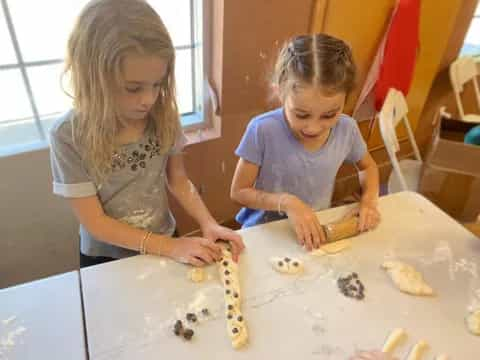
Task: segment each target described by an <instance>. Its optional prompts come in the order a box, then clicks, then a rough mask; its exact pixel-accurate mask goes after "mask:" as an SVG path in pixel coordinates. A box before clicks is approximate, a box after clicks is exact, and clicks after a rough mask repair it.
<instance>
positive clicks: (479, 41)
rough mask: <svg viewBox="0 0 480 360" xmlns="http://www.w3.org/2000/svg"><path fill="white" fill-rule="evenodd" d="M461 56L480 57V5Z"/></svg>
mask: <svg viewBox="0 0 480 360" xmlns="http://www.w3.org/2000/svg"><path fill="white" fill-rule="evenodd" d="M460 55H471V56H479V55H480V5H478V6H477V9H476V10H475V14H474V15H473V19H472V22H471V23H470V28H469V29H468V32H467V36H466V37H465V41H464V42H463V47H462V50H461V51H460Z"/></svg>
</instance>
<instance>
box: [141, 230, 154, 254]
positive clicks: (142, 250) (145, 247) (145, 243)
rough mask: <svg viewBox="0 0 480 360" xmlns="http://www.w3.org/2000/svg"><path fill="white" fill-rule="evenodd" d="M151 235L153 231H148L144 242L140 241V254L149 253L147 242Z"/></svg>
mask: <svg viewBox="0 0 480 360" xmlns="http://www.w3.org/2000/svg"><path fill="white" fill-rule="evenodd" d="M150 236H152V232H151V231H147V233H146V234H145V235H144V237H143V239H142V242H141V243H140V254H142V255H145V254H146V253H147V243H148V239H150Z"/></svg>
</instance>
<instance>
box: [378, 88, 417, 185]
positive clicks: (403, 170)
mask: <svg viewBox="0 0 480 360" xmlns="http://www.w3.org/2000/svg"><path fill="white" fill-rule="evenodd" d="M407 113H408V106H407V102H406V100H405V97H404V96H403V94H402V93H401V92H400V91H398V90H396V89H393V88H391V89H390V90H389V91H388V94H387V97H386V98H385V102H384V104H383V107H382V109H381V111H380V113H379V115H378V118H379V126H380V133H381V135H382V138H383V142H384V144H385V148H386V150H387V153H388V156H389V157H390V161H391V163H392V167H393V171H392V173H391V174H390V177H389V179H388V193H390V194H391V193H394V192H399V191H406V190H410V191H417V190H418V183H419V179H420V173H421V169H422V158H421V157H420V151H418V147H417V143H416V142H415V138H414V136H413V132H412V129H411V128H410V123H409V122H408V117H407ZM400 123H403V124H404V125H405V128H406V129H407V134H408V139H409V141H410V144H411V146H412V148H413V152H414V155H415V160H412V159H403V160H400V161H398V159H397V155H396V154H397V152H398V151H399V150H400V145H399V143H398V138H397V133H396V130H395V129H396V127H397V126H398V125H399V124H400Z"/></svg>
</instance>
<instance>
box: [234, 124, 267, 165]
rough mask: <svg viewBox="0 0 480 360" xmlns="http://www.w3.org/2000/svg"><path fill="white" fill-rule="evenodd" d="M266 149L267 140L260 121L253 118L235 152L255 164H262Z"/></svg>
mask: <svg viewBox="0 0 480 360" xmlns="http://www.w3.org/2000/svg"><path fill="white" fill-rule="evenodd" d="M264 150H265V142H264V140H263V134H262V132H261V127H260V126H259V123H258V122H256V121H255V120H252V121H251V122H250V123H249V124H248V126H247V130H246V131H245V134H244V135H243V137H242V140H241V141H240V144H239V145H238V147H237V149H236V150H235V154H236V155H237V156H239V157H241V158H242V159H245V160H247V161H249V162H251V163H254V164H255V165H258V166H261V165H262V163H263V155H264Z"/></svg>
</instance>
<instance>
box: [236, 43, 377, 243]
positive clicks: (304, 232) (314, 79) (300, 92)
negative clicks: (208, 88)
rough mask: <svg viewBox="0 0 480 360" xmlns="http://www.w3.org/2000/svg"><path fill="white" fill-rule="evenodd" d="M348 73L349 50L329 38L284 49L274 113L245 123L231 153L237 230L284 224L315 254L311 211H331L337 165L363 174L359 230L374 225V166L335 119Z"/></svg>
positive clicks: (349, 81) (349, 82) (351, 71)
mask: <svg viewBox="0 0 480 360" xmlns="http://www.w3.org/2000/svg"><path fill="white" fill-rule="evenodd" d="M355 71H356V69H355V65H354V62H353V59H352V54H351V50H350V48H349V47H348V46H347V45H346V44H345V43H344V42H343V41H342V40H339V39H336V38H334V37H331V36H328V35H325V34H316V35H303V36H298V37H295V38H293V39H292V40H290V41H289V42H288V43H287V44H285V45H284V47H283V48H282V50H281V51H280V54H279V57H278V59H277V63H276V65H275V69H274V74H273V81H272V83H273V89H274V91H275V94H276V95H277V96H278V98H279V100H280V101H281V103H282V107H281V108H279V109H276V110H273V111H270V112H267V113H265V114H262V115H259V116H257V117H255V118H253V119H252V120H251V122H250V123H249V125H248V127H247V130H246V132H245V134H244V136H243V138H242V140H241V142H240V145H239V146H238V148H237V150H236V154H237V155H238V156H239V157H240V159H239V161H238V164H237V168H236V171H235V175H234V178H233V182H232V187H231V197H232V199H233V200H235V201H237V202H238V203H240V204H241V205H243V206H244V207H243V208H242V209H241V211H240V212H239V213H238V215H237V221H238V222H239V223H241V224H242V227H249V226H253V225H256V224H260V223H265V222H268V221H272V220H277V219H279V218H282V216H283V217H288V218H289V219H290V220H291V223H292V225H293V227H294V229H295V232H296V235H297V239H298V242H299V243H300V244H301V245H302V246H305V247H306V248H307V250H309V251H310V250H312V249H314V248H318V247H319V246H320V244H321V243H322V242H323V241H324V234H323V231H322V230H321V226H320V222H319V220H318V218H317V216H316V215H315V211H318V210H321V209H325V208H328V207H330V206H331V197H332V193H333V189H334V184H335V178H336V175H337V172H338V169H339V168H340V166H341V165H342V164H343V163H344V162H349V163H352V164H354V165H355V166H356V167H357V168H358V169H360V170H363V171H364V172H365V174H366V176H365V181H364V183H363V184H362V190H363V191H362V197H361V201H360V204H359V207H358V216H359V220H360V221H359V230H360V231H365V230H369V229H372V228H374V227H375V226H376V225H377V224H378V222H379V221H380V214H379V212H378V209H377V199H378V192H379V176H378V169H377V165H376V164H375V161H374V160H373V159H372V157H371V156H370V154H369V153H368V151H367V147H366V145H365V142H364V141H363V138H362V136H361V134H360V131H359V129H358V126H357V123H356V122H355V120H354V119H352V118H351V117H349V116H347V115H345V114H343V113H342V111H343V108H344V105H345V99H346V97H347V95H348V93H349V92H350V90H351V89H352V88H353V86H354V80H355Z"/></svg>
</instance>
